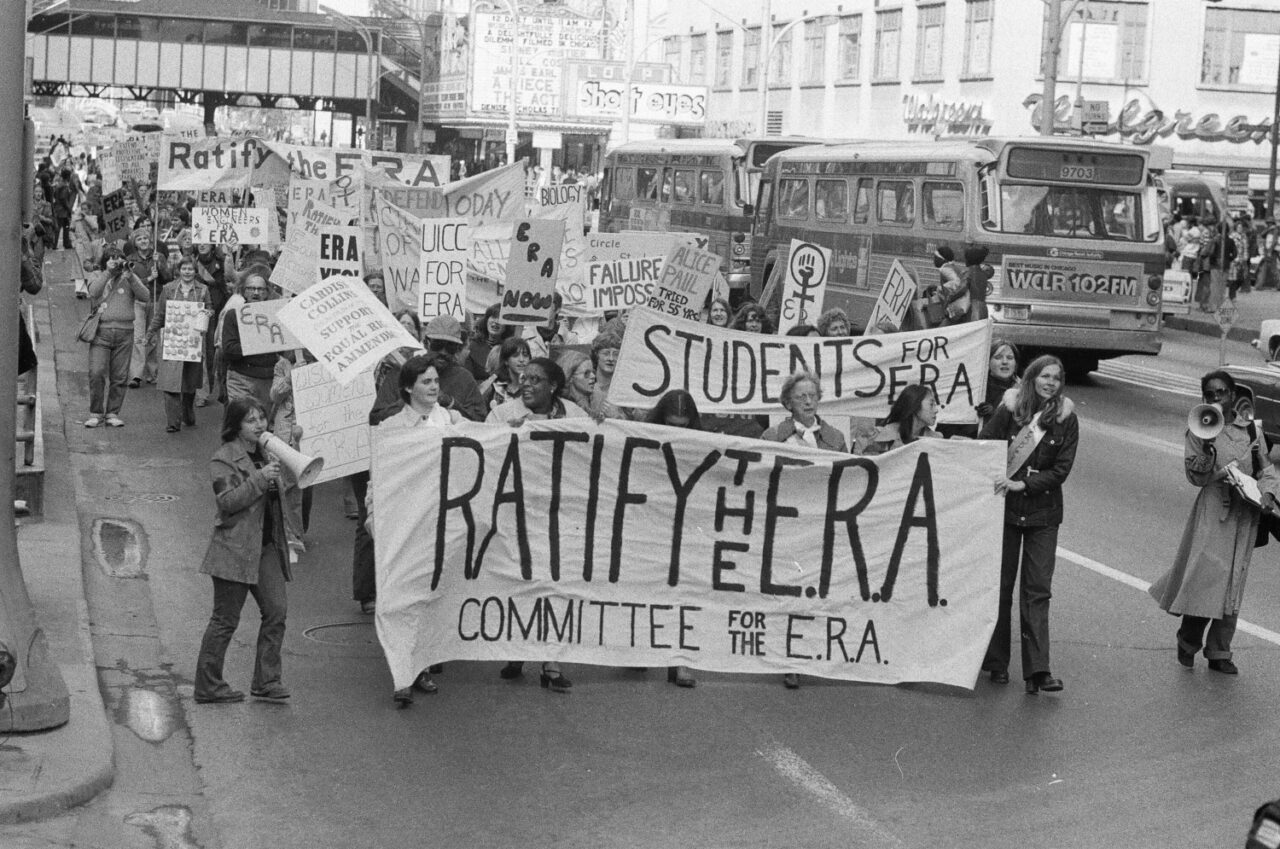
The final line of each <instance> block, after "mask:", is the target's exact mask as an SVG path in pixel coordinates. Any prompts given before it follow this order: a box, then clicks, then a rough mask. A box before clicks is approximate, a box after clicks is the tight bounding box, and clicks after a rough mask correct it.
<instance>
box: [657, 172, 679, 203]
mask: <svg viewBox="0 0 1280 849" xmlns="http://www.w3.org/2000/svg"><path fill="white" fill-rule="evenodd" d="M674 178H675V172H674V171H673V170H672V169H670V168H663V169H662V190H661V191H660V192H658V201H659V202H661V203H670V202H671V181H672V180H673V179H674Z"/></svg>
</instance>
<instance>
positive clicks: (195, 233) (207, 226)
mask: <svg viewBox="0 0 1280 849" xmlns="http://www.w3.org/2000/svg"><path fill="white" fill-rule="evenodd" d="M269 214H270V215H275V210H266V209H260V208H257V207H252V206H196V207H192V209H191V241H192V243H193V244H197V245H230V246H231V247H236V246H237V245H239V244H240V243H241V242H244V243H246V244H251V245H262V244H270V243H271V242H270V238H271V236H270V232H269V231H270V225H269V224H268V215H269Z"/></svg>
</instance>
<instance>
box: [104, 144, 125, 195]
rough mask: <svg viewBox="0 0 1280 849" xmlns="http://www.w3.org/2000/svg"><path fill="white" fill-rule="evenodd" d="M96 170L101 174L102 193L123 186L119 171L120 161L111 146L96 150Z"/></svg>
mask: <svg viewBox="0 0 1280 849" xmlns="http://www.w3.org/2000/svg"><path fill="white" fill-rule="evenodd" d="M98 171H99V173H101V174H102V193H103V194H104V195H109V194H111V193H112V192H114V191H117V190H118V189H120V188H122V187H123V186H124V182H123V180H124V178H123V176H122V175H121V173H120V161H119V160H118V159H116V152H115V150H114V149H112V148H106V149H104V150H99V151H98Z"/></svg>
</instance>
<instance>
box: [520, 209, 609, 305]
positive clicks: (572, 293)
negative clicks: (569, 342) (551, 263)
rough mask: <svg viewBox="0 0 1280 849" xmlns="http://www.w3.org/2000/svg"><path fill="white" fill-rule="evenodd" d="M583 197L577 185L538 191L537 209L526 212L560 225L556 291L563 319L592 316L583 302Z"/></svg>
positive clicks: (584, 251)
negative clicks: (562, 227) (564, 316)
mask: <svg viewBox="0 0 1280 849" xmlns="http://www.w3.org/2000/svg"><path fill="white" fill-rule="evenodd" d="M586 202H587V197H586V194H585V193H584V192H583V187H582V186H581V185H571V186H544V187H542V188H539V189H538V208H537V209H536V210H530V212H531V214H533V215H534V216H536V217H538V218H547V219H551V220H557V221H563V222H564V247H563V249H562V250H561V254H560V274H559V276H558V277H557V278H556V290H557V291H558V292H559V293H560V296H561V298H562V300H563V304H562V309H563V311H564V314H565V315H569V316H579V315H592V314H594V313H595V310H593V309H591V308H590V305H589V304H588V303H587V301H586V297H585V296H586V292H585V289H584V287H583V281H584V277H585V274H586V263H585V261H584V259H583V257H584V256H585V254H586V237H585V236H584V235H583V217H584V215H585V214H586Z"/></svg>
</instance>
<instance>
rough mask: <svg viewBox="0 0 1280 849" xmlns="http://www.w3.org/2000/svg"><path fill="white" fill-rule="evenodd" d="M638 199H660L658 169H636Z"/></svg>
mask: <svg viewBox="0 0 1280 849" xmlns="http://www.w3.org/2000/svg"><path fill="white" fill-rule="evenodd" d="M635 196H636V197H638V198H640V199H641V200H656V199H657V197H658V169H657V168H639V169H636V194H635Z"/></svg>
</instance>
